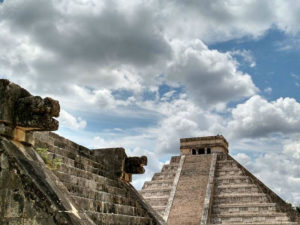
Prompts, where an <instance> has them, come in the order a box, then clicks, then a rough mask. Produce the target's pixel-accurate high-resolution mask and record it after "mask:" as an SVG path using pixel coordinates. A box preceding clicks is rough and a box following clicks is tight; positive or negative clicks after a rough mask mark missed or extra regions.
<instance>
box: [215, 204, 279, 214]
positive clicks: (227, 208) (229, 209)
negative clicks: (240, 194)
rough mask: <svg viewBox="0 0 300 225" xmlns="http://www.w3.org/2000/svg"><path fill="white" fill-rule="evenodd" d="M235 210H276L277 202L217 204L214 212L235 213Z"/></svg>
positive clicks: (246, 211)
mask: <svg viewBox="0 0 300 225" xmlns="http://www.w3.org/2000/svg"><path fill="white" fill-rule="evenodd" d="M235 212H245V213H248V212H276V204H275V203H245V204H215V205H213V206H212V213H213V214H218V213H235Z"/></svg>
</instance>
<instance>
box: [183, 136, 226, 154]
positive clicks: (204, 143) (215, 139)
mask: <svg viewBox="0 0 300 225" xmlns="http://www.w3.org/2000/svg"><path fill="white" fill-rule="evenodd" d="M200 149H202V150H204V152H205V154H206V153H207V151H208V150H209V151H210V153H225V154H227V153H228V142H227V141H226V139H225V138H224V137H223V136H222V135H217V136H208V137H195V138H182V139H180V151H181V154H182V155H191V154H193V151H195V152H196V154H198V151H199V150H200Z"/></svg>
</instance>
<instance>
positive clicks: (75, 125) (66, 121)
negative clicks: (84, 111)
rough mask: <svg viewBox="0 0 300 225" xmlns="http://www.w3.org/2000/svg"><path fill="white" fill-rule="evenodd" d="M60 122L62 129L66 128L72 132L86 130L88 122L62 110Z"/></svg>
mask: <svg viewBox="0 0 300 225" xmlns="http://www.w3.org/2000/svg"><path fill="white" fill-rule="evenodd" d="M59 122H60V125H61V126H62V127H66V128H69V129H72V130H78V129H84V128H85V127H86V125H87V122H86V121H85V120H83V119H81V118H80V117H77V118H76V117H75V116H73V115H71V114H70V113H68V112H67V111H65V110H61V112H60V117H59Z"/></svg>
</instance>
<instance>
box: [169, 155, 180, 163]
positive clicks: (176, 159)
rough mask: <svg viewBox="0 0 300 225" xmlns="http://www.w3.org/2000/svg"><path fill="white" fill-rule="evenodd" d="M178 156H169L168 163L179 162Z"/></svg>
mask: <svg viewBox="0 0 300 225" xmlns="http://www.w3.org/2000/svg"><path fill="white" fill-rule="evenodd" d="M180 157H181V156H172V157H171V160H170V163H177V164H178V163H179V162H180Z"/></svg>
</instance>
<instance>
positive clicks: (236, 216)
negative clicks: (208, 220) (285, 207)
mask: <svg viewBox="0 0 300 225" xmlns="http://www.w3.org/2000/svg"><path fill="white" fill-rule="evenodd" d="M289 221H290V220H289V218H288V217H287V216H286V214H285V213H277V212H271V213H260V212H258V213H222V214H214V215H213V217H212V223H222V224H223V223H230V222H235V223H236V222H238V223H247V224H248V223H252V222H289Z"/></svg>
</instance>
